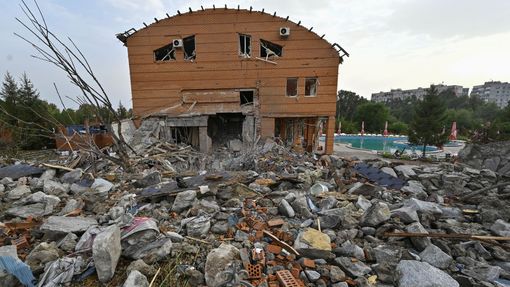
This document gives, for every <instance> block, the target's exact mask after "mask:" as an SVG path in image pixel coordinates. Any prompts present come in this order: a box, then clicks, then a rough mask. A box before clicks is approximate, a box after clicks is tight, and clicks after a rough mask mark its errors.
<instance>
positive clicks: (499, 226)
mask: <svg viewBox="0 0 510 287" xmlns="http://www.w3.org/2000/svg"><path fill="white" fill-rule="evenodd" d="M491 231H492V232H494V234H497V235H499V236H504V237H509V236H510V223H508V222H506V221H504V220H502V219H498V220H496V222H494V224H493V225H492V226H491Z"/></svg>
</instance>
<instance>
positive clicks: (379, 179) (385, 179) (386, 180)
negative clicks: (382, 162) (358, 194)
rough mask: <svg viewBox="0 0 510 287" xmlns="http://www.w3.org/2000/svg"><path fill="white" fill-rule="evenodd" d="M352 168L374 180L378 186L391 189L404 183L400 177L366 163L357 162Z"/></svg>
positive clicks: (397, 187) (400, 186)
mask: <svg viewBox="0 0 510 287" xmlns="http://www.w3.org/2000/svg"><path fill="white" fill-rule="evenodd" d="M354 169H355V170H356V171H357V172H358V173H360V174H362V175H364V176H365V177H367V178H368V179H369V180H370V181H373V182H376V183H377V184H378V185H380V186H384V187H387V188H392V189H401V188H402V186H404V184H405V183H404V181H403V180H401V179H400V178H398V177H394V176H392V175H389V174H387V173H385V172H383V171H381V170H380V169H378V168H376V167H373V166H370V165H368V164H366V163H358V164H356V165H355V166H354Z"/></svg>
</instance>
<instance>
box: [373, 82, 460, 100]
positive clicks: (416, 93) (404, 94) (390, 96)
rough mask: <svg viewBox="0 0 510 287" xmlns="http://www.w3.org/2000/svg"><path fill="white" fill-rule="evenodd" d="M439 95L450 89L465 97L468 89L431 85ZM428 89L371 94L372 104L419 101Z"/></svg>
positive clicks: (395, 90) (455, 86)
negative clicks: (409, 99)
mask: <svg viewBox="0 0 510 287" xmlns="http://www.w3.org/2000/svg"><path fill="white" fill-rule="evenodd" d="M433 86H434V87H435V88H436V89H437V91H438V92H439V93H441V92H443V91H446V90H448V89H451V90H452V91H453V93H454V94H455V96H457V97H459V96H467V95H468V94H469V88H464V87H462V86H458V85H450V86H447V85H443V84H438V85H433ZM427 89H428V88H417V89H411V90H402V89H392V90H391V91H389V92H379V93H374V94H372V101H374V102H388V101H391V100H396V99H399V100H403V99H407V98H411V97H416V98H417V99H419V100H421V99H423V97H424V96H425V95H426V94H427Z"/></svg>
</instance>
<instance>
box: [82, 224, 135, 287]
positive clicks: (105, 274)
mask: <svg viewBox="0 0 510 287" xmlns="http://www.w3.org/2000/svg"><path fill="white" fill-rule="evenodd" d="M120 253H121V245H120V229H119V227H118V226H116V225H112V226H110V227H108V228H106V229H105V230H104V231H102V232H101V233H99V234H98V235H97V236H96V238H95V239H94V243H93V244H92V257H93V258H94V265H95V266H96V272H97V277H98V278H99V281H101V282H103V283H106V282H108V281H110V279H111V278H112V277H113V274H114V273H115V268H117V262H118V261H119V258H120ZM142 276H143V275H142Z"/></svg>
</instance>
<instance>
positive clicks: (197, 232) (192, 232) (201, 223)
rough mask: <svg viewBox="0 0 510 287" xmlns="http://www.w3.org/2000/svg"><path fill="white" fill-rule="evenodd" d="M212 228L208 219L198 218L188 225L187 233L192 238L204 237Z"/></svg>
mask: <svg viewBox="0 0 510 287" xmlns="http://www.w3.org/2000/svg"><path fill="white" fill-rule="evenodd" d="M210 228H211V221H210V220H209V218H208V217H205V216H201V217H196V218H194V219H193V220H191V221H189V222H188V223H186V232H187V234H188V235H189V236H191V237H198V238H200V237H202V236H205V235H206V234H207V233H208V232H209V229H210Z"/></svg>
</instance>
